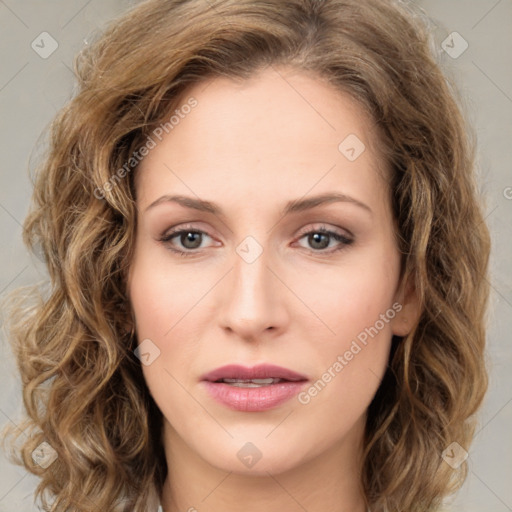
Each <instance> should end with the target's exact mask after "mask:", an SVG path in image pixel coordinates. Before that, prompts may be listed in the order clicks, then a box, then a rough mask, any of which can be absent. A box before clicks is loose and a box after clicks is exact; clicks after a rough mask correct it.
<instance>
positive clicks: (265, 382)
mask: <svg viewBox="0 0 512 512" xmlns="http://www.w3.org/2000/svg"><path fill="white" fill-rule="evenodd" d="M281 380H282V379H274V378H272V377H270V378H268V379H222V381H221V382H224V383H225V384H231V385H233V386H236V387H239V388H258V387H261V386H269V385H270V384H275V383H277V382H281Z"/></svg>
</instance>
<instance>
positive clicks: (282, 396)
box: [203, 381, 307, 412]
mask: <svg viewBox="0 0 512 512" xmlns="http://www.w3.org/2000/svg"><path fill="white" fill-rule="evenodd" d="M203 382H204V384H205V386H206V389H207V391H208V393H209V394H210V395H211V396H212V397H213V398H214V399H215V400H217V402H220V403H221V404H224V405H226V406H227V407H230V408H231V409H234V410H236V411H244V412H259V411H266V410H268V409H272V408H274V407H277V406H278V405H281V404H282V403H284V402H286V401H287V400H290V398H292V397H294V396H295V395H297V394H298V393H299V392H300V390H301V389H302V388H303V387H304V386H305V385H306V384H307V381H298V382H291V381H284V382H279V383H277V384H270V385H269V386H261V387H258V388H239V387H237V386H231V385H230V384H225V383H222V382H209V381H203Z"/></svg>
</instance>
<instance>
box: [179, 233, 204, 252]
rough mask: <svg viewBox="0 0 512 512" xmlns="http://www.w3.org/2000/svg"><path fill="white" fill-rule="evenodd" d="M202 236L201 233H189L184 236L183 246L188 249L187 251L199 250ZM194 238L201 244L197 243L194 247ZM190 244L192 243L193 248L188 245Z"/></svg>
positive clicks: (182, 239)
mask: <svg viewBox="0 0 512 512" xmlns="http://www.w3.org/2000/svg"><path fill="white" fill-rule="evenodd" d="M200 236H201V233H194V232H192V231H189V232H188V233H186V234H184V235H182V238H181V242H182V243H183V245H184V246H185V247H187V249H197V248H198V247H199V246H200V245H201V241H200ZM183 237H185V238H183ZM194 237H197V239H196V242H197V240H199V243H196V244H195V245H194ZM188 242H192V247H191V246H189V245H188Z"/></svg>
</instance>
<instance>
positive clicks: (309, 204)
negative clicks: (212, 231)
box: [145, 193, 373, 216]
mask: <svg viewBox="0 0 512 512" xmlns="http://www.w3.org/2000/svg"><path fill="white" fill-rule="evenodd" d="M168 202H173V203H177V204H179V205H181V206H183V207H185V208H191V209H194V210H199V211H203V212H208V213H212V214H214V215H219V216H224V213H223V211H222V209H221V208H220V207H219V206H218V205H217V204H215V203H212V202H211V201H206V200H204V199H196V198H193V197H188V196H183V195H164V196H162V197H159V198H158V199H157V200H156V201H153V202H152V203H151V204H150V205H149V206H148V207H147V208H146V209H145V211H146V212H147V211H148V210H149V209H150V208H154V207H155V206H157V205H159V204H162V203H168ZM335 202H343V203H351V204H354V205H356V206H359V207H360V208H362V209H364V210H366V211H368V212H369V213H370V214H372V213H373V212H372V210H371V208H370V207H369V206H368V205H366V204H365V203H362V202H361V201H359V200H358V199H355V198H353V197H351V196H347V195H346V194H341V193H326V194H320V195H317V196H312V197H307V198H305V199H297V200H294V201H288V202H287V203H286V204H285V206H284V208H283V211H282V215H283V216H285V215H288V214H290V213H298V212H303V211H306V210H309V209H311V208H315V207H316V206H320V205H322V204H329V203H335Z"/></svg>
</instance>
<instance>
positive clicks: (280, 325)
mask: <svg viewBox="0 0 512 512" xmlns="http://www.w3.org/2000/svg"><path fill="white" fill-rule="evenodd" d="M240 254H243V253H242V252H240ZM240 254H239V253H237V252H235V254H234V255H233V259H232V262H233V265H232V266H233V268H232V270H231V272H229V274H228V275H227V276H226V277H225V278H224V279H223V284H222V288H221V293H220V296H219V297H218V298H219V300H220V306H219V309H220V311H219V316H218V318H219V322H220V326H221V327H222V328H223V329H224V330H227V331H229V332H232V333H234V334H236V335H237V336H238V337H239V338H241V339H244V340H246V341H255V340H262V339H263V338H264V337H267V338H268V337H269V335H271V336H272V337H275V336H276V335H278V334H279V333H281V332H282V331H283V330H284V329H285V327H286V324H287V322H288V319H289V315H288V311H287V307H286V292H287V289H286V286H285V285H284V284H283V278H282V277H281V278H279V276H278V272H276V269H275V267H276V265H275V264H272V261H271V258H270V257H269V256H270V255H269V251H267V249H263V252H262V253H261V254H260V255H259V256H258V257H257V258H256V259H255V260H254V261H251V259H250V258H249V259H247V258H244V257H243V256H241V255H240ZM288 293H290V292H289V291H288ZM271 333H272V334H271Z"/></svg>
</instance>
